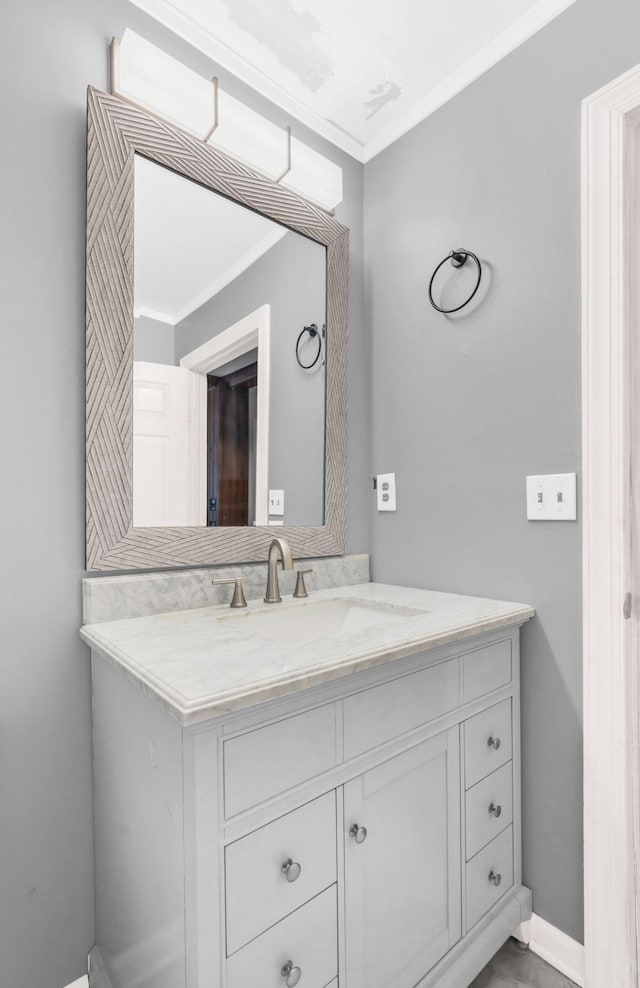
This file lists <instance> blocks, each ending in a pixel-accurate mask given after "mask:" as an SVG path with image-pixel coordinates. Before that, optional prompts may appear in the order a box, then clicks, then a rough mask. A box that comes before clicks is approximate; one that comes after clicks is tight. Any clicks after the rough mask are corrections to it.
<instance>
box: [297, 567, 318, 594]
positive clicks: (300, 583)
mask: <svg viewBox="0 0 640 988" xmlns="http://www.w3.org/2000/svg"><path fill="white" fill-rule="evenodd" d="M307 573H313V570H312V569H299V570H297V571H296V589H295V590H294V591H293V596H294V597H308V596H309V594H308V593H307V588H306V587H305V585H304V578H305V576H306V574H307Z"/></svg>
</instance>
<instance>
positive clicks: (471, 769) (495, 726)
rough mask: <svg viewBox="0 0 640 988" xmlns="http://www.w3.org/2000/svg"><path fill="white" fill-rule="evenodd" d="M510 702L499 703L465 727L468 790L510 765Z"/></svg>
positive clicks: (472, 719) (468, 722)
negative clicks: (504, 766)
mask: <svg viewBox="0 0 640 988" xmlns="http://www.w3.org/2000/svg"><path fill="white" fill-rule="evenodd" d="M511 748H512V744H511V700H510V699H508V700H503V701H502V703H496V704H495V705H494V706H493V707H489V709H488V710H483V711H482V712H481V713H479V714H476V716H475V717H470V718H469V720H466V721H465V723H464V761H465V767H464V776H465V788H467V789H470V788H471V786H473V785H475V783H476V782H479V781H480V779H484V777H485V776H487V775H490V774H491V772H494V771H495V770H496V769H497V768H500V766H501V765H504V764H505V762H508V761H511Z"/></svg>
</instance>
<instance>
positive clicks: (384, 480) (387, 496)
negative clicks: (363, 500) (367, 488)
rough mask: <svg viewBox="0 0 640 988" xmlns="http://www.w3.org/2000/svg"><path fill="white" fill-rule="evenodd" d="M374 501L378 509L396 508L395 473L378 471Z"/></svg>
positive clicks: (390, 509) (388, 509)
mask: <svg viewBox="0 0 640 988" xmlns="http://www.w3.org/2000/svg"><path fill="white" fill-rule="evenodd" d="M376 501H377V505H378V511H395V510H396V475H395V473H379V474H378V475H377V477H376Z"/></svg>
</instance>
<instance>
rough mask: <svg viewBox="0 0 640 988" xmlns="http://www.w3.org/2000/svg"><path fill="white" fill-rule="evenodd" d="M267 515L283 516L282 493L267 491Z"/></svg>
mask: <svg viewBox="0 0 640 988" xmlns="http://www.w3.org/2000/svg"><path fill="white" fill-rule="evenodd" d="M269 514H270V515H283V514H284V491H269Z"/></svg>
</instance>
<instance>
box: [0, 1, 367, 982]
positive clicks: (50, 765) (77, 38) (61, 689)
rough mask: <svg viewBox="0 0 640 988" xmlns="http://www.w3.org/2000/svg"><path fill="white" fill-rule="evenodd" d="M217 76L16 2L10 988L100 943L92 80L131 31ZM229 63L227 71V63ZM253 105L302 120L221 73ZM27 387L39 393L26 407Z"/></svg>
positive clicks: (3, 836) (353, 538) (360, 536)
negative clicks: (88, 622)
mask: <svg viewBox="0 0 640 988" xmlns="http://www.w3.org/2000/svg"><path fill="white" fill-rule="evenodd" d="M127 25H128V26H130V27H132V28H133V29H134V30H138V31H140V32H141V33H143V34H145V35H146V36H147V37H148V38H150V40H152V41H155V42H156V43H157V44H160V45H162V46H164V47H165V49H166V50H167V51H169V52H171V53H172V54H174V55H176V56H177V57H178V58H181V59H182V60H183V61H184V62H186V63H187V64H190V65H191V66H192V67H193V68H194V69H196V70H198V71H200V72H201V73H202V74H203V75H205V76H211V75H213V73H214V66H213V65H212V64H211V63H210V62H209V60H208V59H206V58H204V57H203V56H201V55H199V54H198V53H196V52H194V51H193V50H192V49H191V48H189V46H187V45H186V44H184V43H182V42H180V41H179V40H178V39H177V38H175V37H174V36H172V35H171V34H170V33H169V32H167V31H163V30H162V29H161V28H159V27H158V26H157V25H156V24H155V23H154V22H153V21H152V20H151V19H149V18H147V17H145V16H144V15H143V14H142V13H141V12H140V11H139V10H137V9H136V8H135V7H133V6H132V5H131V4H129V3H127V2H125V0H91V2H89V3H86V2H83V0H58V2H56V3H55V4H52V3H47V2H44V0H36V2H34V3H30V4H22V5H19V6H15V5H14V6H13V7H12V8H11V9H10V10H7V11H6V12H5V16H4V17H3V28H2V54H3V57H2V59H0V81H1V85H0V103H1V111H2V128H3V134H2V136H3V151H4V153H3V154H2V155H0V183H1V187H2V189H3V195H2V199H1V203H2V204H1V207H0V208H1V209H2V228H3V230H4V231H5V232H6V236H5V241H6V244H8V245H9V246H8V247H7V249H5V251H4V252H3V259H2V265H0V278H1V279H2V284H1V288H2V295H1V297H2V305H3V332H2V334H0V360H1V361H2V366H3V368H4V369H5V373H4V377H3V387H2V388H1V389H0V395H1V397H0V402H1V412H2V421H3V423H4V424H5V429H4V432H3V477H4V480H5V482H4V483H3V485H2V493H1V495H0V498H1V507H2V519H3V532H2V550H3V551H2V562H3V566H4V573H5V577H4V581H3V584H2V593H0V629H1V630H0V670H1V671H0V807H1V812H0V876H1V878H0V983H1V984H2V986H3V988H4V986H7V988H62V986H63V985H67V984H68V983H70V982H71V981H73V980H74V979H75V978H78V977H79V976H80V975H81V974H82V973H83V972H85V971H86V957H87V953H88V951H89V949H90V947H91V946H92V944H93V940H94V920H93V902H94V896H93V854H92V809H91V800H92V789H91V706H90V686H89V656H88V653H87V650H86V648H85V647H84V646H83V645H81V643H80V642H79V640H78V635H77V631H78V627H79V625H80V620H81V611H80V579H81V577H82V574H83V567H84V263H85V205H84V188H85V156H86V144H85V101H86V95H85V92H86V86H87V84H88V83H92V84H94V85H97V86H99V87H102V88H106V86H107V66H108V57H107V43H108V41H109V39H110V38H111V36H112V35H114V34H116V35H121V34H122V31H123V30H124V28H125V27H126V26H127ZM216 71H217V70H216ZM218 74H219V75H220V77H221V79H222V81H223V83H224V85H226V87H227V89H228V90H229V91H230V92H232V93H233V95H235V96H236V97H238V98H240V99H244V100H245V101H246V102H248V103H250V104H251V105H252V106H254V108H255V109H257V110H259V111H260V112H262V113H265V114H267V115H268V116H270V117H271V118H272V119H274V120H276V121H277V122H278V123H280V124H282V125H285V124H287V123H291V122H292V121H290V120H289V119H288V118H287V115H286V114H285V113H284V112H281V111H278V110H275V109H270V107H269V104H267V103H266V102H265V101H264V100H263V99H262V98H261V97H259V96H258V95H256V94H251V93H250V92H249V91H248V90H247V89H246V88H245V87H243V86H242V85H240V84H239V83H237V82H235V81H234V80H231V79H228V78H227V77H226V76H225V74H224V73H222V72H218ZM295 130H296V132H297V133H299V135H300V136H301V138H302V139H303V140H305V141H307V142H308V143H309V144H310V145H311V146H313V147H314V148H316V149H317V150H318V151H320V152H322V153H324V154H326V155H328V156H329V157H331V158H333V159H334V160H336V161H337V162H338V163H339V164H340V165H341V166H342V167H343V169H344V182H345V201H344V203H343V204H342V205H341V206H340V207H339V208H338V211H337V215H338V218H339V219H340V220H341V221H342V222H343V223H345V225H347V226H349V227H351V228H352V230H353V235H352V240H351V244H352V264H351V343H350V346H351V365H350V389H351V406H350V430H349V449H350V462H349V490H350V493H349V506H348V539H347V544H348V548H349V550H351V551H366V550H367V549H368V520H367V518H366V515H365V514H364V513H363V512H362V499H361V492H362V490H363V489H364V487H365V484H366V468H367V464H366V455H367V453H366V443H363V440H362V437H363V436H366V435H367V434H368V433H367V430H368V425H367V415H366V409H367V399H366V395H367V387H368V384H367V375H366V362H365V356H364V330H363V273H362V269H363V261H362V167H361V166H360V165H358V164H357V163H355V162H354V161H352V160H351V159H349V158H347V157H346V156H345V155H343V154H341V153H340V152H338V151H336V150H335V148H332V147H331V146H329V145H328V144H327V143H326V142H324V141H322V140H321V139H320V138H318V137H317V136H314V135H312V134H310V133H309V132H308V131H305V129H304V128H303V127H297V126H296V127H295ZM27 374H28V388H29V392H30V393H31V394H32V395H33V397H32V399H31V400H29V401H27V400H25V394H26V393H27V383H26V375H27Z"/></svg>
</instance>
